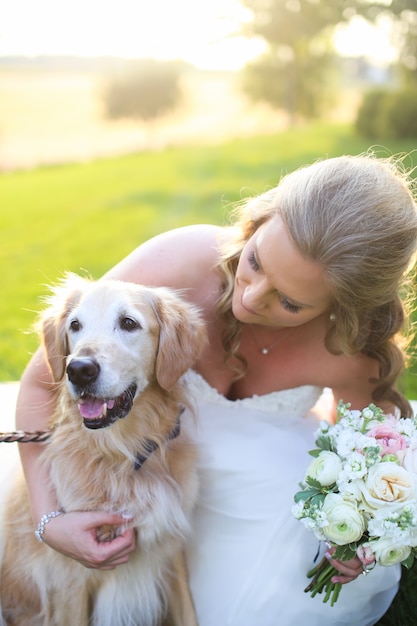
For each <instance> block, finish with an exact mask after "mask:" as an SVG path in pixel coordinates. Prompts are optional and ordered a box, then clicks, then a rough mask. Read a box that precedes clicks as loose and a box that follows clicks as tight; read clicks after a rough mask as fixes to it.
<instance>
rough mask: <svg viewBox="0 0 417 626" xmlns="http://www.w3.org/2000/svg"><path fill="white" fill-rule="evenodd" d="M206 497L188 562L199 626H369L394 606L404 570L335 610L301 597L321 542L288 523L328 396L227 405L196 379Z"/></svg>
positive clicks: (353, 589)
mask: <svg viewBox="0 0 417 626" xmlns="http://www.w3.org/2000/svg"><path fill="white" fill-rule="evenodd" d="M187 380H188V384H189V386H190V389H191V390H192V392H193V395H194V397H195V399H196V403H197V407H198V419H197V421H196V425H195V426H194V428H195V437H196V439H197V441H198V443H199V446H200V455H201V458H200V477H201V495H200V499H199V504H198V506H197V509H196V512H195V519H194V524H195V527H194V534H193V537H192V540H191V542H190V544H189V548H188V552H187V560H188V567H189V574H190V583H191V589H192V593H193V597H194V601H195V605H196V609H197V614H198V619H199V625H200V626H307V625H308V626H370V625H372V624H375V623H376V622H377V621H378V619H379V618H380V617H381V616H382V615H383V614H384V613H385V612H386V610H387V609H388V607H389V605H390V604H391V602H392V600H393V598H394V596H395V594H396V592H397V589H398V582H399V578H400V567H399V566H394V567H386V568H385V567H376V568H375V569H374V570H373V571H372V572H371V573H370V574H369V575H368V576H367V577H364V576H360V577H359V578H358V579H356V580H355V581H354V582H352V583H349V584H347V585H344V586H343V587H342V590H341V593H340V596H339V600H338V601H337V603H336V604H335V605H334V606H333V607H332V606H330V604H329V603H326V604H325V603H323V601H322V596H321V595H317V596H316V597H315V598H311V597H310V594H309V593H304V588H305V586H306V585H307V584H308V582H309V579H307V578H306V572H307V571H308V570H309V569H310V568H311V567H312V565H313V560H314V557H315V555H316V552H317V550H318V541H317V539H316V538H315V537H314V535H313V533H312V532H309V531H308V530H306V529H305V528H304V526H303V525H302V523H301V522H299V521H297V520H295V519H294V518H293V516H292V514H291V508H292V505H293V496H294V493H295V492H296V491H297V490H298V484H299V482H300V481H301V480H302V479H303V476H304V471H305V469H306V467H307V465H308V464H309V461H310V459H311V457H309V455H308V450H311V449H312V448H314V432H315V431H316V430H317V427H318V421H317V417H315V416H313V415H312V414H311V413H310V410H311V408H312V407H313V406H314V404H315V403H316V401H317V399H318V397H319V396H320V393H321V390H320V389H318V388H316V387H311V386H304V387H299V388H296V389H290V390H285V391H279V392H274V393H270V394H268V395H265V396H254V397H253V398H246V399H243V400H237V401H230V400H227V399H226V398H225V397H224V396H222V395H220V394H219V393H218V392H217V391H216V390H215V389H213V388H212V387H210V386H209V385H208V383H207V382H206V381H205V380H204V379H203V378H202V377H201V376H200V375H198V374H196V373H195V372H189V373H188V374H187Z"/></svg>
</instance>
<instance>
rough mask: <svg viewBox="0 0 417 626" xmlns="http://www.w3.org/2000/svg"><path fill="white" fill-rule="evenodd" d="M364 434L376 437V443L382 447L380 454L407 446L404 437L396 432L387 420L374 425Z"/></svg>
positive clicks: (396, 450) (391, 452) (392, 452)
mask: <svg viewBox="0 0 417 626" xmlns="http://www.w3.org/2000/svg"><path fill="white" fill-rule="evenodd" d="M366 434H367V435H368V437H374V438H375V439H376V442H377V444H378V445H380V446H381V448H382V454H395V453H396V452H398V450H404V449H405V448H406V447H407V441H406V439H405V437H404V436H403V435H401V434H400V433H399V432H397V431H396V430H395V428H394V425H391V424H390V423H389V421H387V422H384V423H383V424H379V425H378V426H375V428H372V429H371V430H369V431H368V432H367V433H366Z"/></svg>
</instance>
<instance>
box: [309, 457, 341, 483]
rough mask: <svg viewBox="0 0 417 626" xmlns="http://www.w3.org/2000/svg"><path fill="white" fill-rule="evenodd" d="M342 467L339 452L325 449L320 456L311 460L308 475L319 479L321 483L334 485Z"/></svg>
mask: <svg viewBox="0 0 417 626" xmlns="http://www.w3.org/2000/svg"><path fill="white" fill-rule="evenodd" d="M341 469H342V462H341V460H340V458H339V456H338V455H337V454H335V453H334V452H330V451H328V450H324V451H323V452H320V454H319V455H318V457H316V458H315V459H313V461H311V463H310V465H309V466H308V468H307V471H306V476H310V477H311V478H314V479H315V480H318V482H319V483H320V485H323V487H328V486H329V485H334V483H335V482H336V480H337V477H338V475H339V472H340V470H341Z"/></svg>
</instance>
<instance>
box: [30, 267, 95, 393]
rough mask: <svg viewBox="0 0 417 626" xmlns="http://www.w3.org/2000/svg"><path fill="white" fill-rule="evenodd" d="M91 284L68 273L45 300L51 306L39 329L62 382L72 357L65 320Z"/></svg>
mask: <svg viewBox="0 0 417 626" xmlns="http://www.w3.org/2000/svg"><path fill="white" fill-rule="evenodd" d="M87 283H88V281H87V280H85V279H83V278H81V277H79V276H76V275H75V274H67V275H66V277H65V278H64V279H63V280H62V281H61V282H60V283H59V284H58V285H57V286H56V287H52V288H51V295H50V296H48V297H47V298H46V299H45V301H46V302H47V304H48V305H49V306H48V308H47V309H45V311H44V312H43V313H42V314H41V316H40V318H39V321H38V323H37V330H38V333H39V335H40V339H41V343H42V345H43V348H44V351H45V356H46V360H47V362H48V365H49V368H50V370H51V373H52V377H53V380H54V382H58V381H60V380H61V379H62V378H63V376H64V373H65V364H66V357H67V356H68V343H67V336H66V331H65V322H66V319H67V317H68V315H69V314H70V313H71V311H72V310H73V309H74V307H75V306H76V304H77V303H78V302H79V300H80V297H81V295H82V293H83V289H84V288H85V285H86V284H87Z"/></svg>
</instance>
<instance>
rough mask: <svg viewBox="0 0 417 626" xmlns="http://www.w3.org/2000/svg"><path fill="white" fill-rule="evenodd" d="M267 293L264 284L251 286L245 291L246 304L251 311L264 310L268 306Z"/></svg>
mask: <svg viewBox="0 0 417 626" xmlns="http://www.w3.org/2000/svg"><path fill="white" fill-rule="evenodd" d="M267 299H268V298H267V291H266V290H265V287H264V286H263V285H262V283H255V284H253V283H252V284H250V285H248V286H247V287H246V289H245V294H244V304H245V305H246V306H247V307H249V308H251V309H259V308H263V307H265V306H266V305H267Z"/></svg>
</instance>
